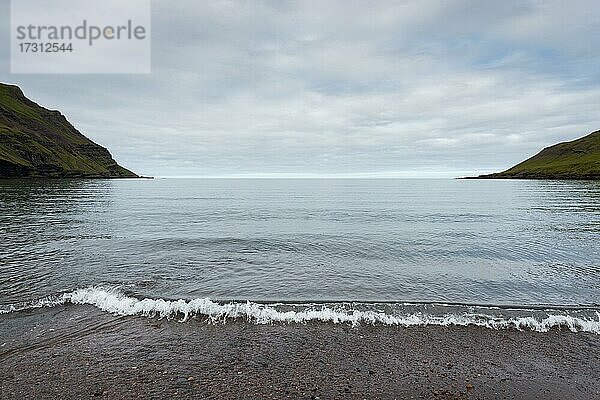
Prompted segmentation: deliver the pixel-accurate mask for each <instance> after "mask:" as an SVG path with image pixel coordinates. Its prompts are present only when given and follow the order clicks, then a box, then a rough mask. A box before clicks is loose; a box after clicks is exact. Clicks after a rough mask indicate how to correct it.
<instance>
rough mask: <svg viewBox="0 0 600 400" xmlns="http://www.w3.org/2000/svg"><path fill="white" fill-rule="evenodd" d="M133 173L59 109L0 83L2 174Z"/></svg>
mask: <svg viewBox="0 0 600 400" xmlns="http://www.w3.org/2000/svg"><path fill="white" fill-rule="evenodd" d="M21 177H48V178H134V177H137V175H136V174H134V173H133V172H131V171H129V170H127V169H125V168H123V167H121V166H120V165H118V164H117V162H116V161H115V160H114V159H113V158H112V156H111V155H110V153H109V151H108V150H107V149H105V148H104V147H102V146H100V145H98V144H96V143H94V142H92V141H91V140H90V139H88V138H86V137H85V136H84V135H83V134H81V133H80V132H79V131H78V130H77V129H75V128H74V127H73V125H71V124H70V123H69V121H67V119H66V118H65V117H64V116H63V115H62V114H61V113H60V112H59V111H52V110H48V109H45V108H43V107H41V106H39V105H38V104H36V103H34V102H33V101H31V100H29V99H28V98H26V97H25V95H24V94H23V92H22V91H21V89H20V88H19V87H17V86H12V85H6V84H2V83H0V178H21Z"/></svg>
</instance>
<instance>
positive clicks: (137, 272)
mask: <svg viewBox="0 0 600 400" xmlns="http://www.w3.org/2000/svg"><path fill="white" fill-rule="evenodd" d="M0 186H1V188H0V211H1V212H0V226H2V230H3V236H4V240H2V241H0V254H2V257H3V265H4V267H3V268H2V269H1V270H0V292H2V293H3V295H2V297H1V298H0V312H2V313H18V312H20V311H19V310H24V309H28V308H31V307H59V306H63V305H64V304H66V303H72V304H91V305H94V306H96V307H98V308H100V309H102V310H104V311H107V312H112V313H116V314H122V315H130V314H132V313H133V314H143V315H148V316H161V315H162V316H167V317H173V318H179V319H185V318H189V317H191V316H194V317H197V316H199V315H202V316H204V317H206V318H215V319H222V318H225V319H227V318H243V319H247V320H250V321H253V322H259V323H260V322H269V321H277V320H287V321H288V322H302V321H306V320H310V319H319V320H323V321H325V322H327V321H329V322H342V323H350V324H355V323H364V322H370V323H385V324H399V325H410V324H428V323H430V324H437V325H443V324H459V325H460V324H476V325H477V324H478V325H482V326H488V327H492V328H502V327H510V326H512V327H515V326H516V327H521V328H531V329H535V330H541V331H545V330H547V329H549V328H551V327H552V326H554V325H569V324H571V327H572V328H573V330H586V331H594V330H598V331H599V332H600V328H599V327H600V323H599V322H598V319H599V318H600V317H599V314H598V310H599V309H600V306H599V305H598V287H600V273H599V272H600V249H599V246H598V238H599V237H600V235H599V234H600V184H598V183H597V182H558V181H520V180H511V181H485V180H478V181H473V180H469V181H465V180H451V179H442V180H432V179H428V180H416V179H412V180H402V179H378V180H360V179H341V180H335V179H302V180H290V179H287V180H286V179H241V180H232V179H155V180H113V181H111V180H96V181H86V180H66V181H59V180H55V181H44V182H42V181H36V180H31V181H26V180H25V181H23V180H15V181H1V182H0ZM144 299H146V300H144ZM246 301H250V303H246ZM223 307H225V308H223ZM416 316H418V317H416ZM419 318H420V319H419ZM461 318H462V319H461Z"/></svg>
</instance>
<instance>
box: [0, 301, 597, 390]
mask: <svg viewBox="0 0 600 400" xmlns="http://www.w3.org/2000/svg"><path fill="white" fill-rule="evenodd" d="M599 376H600V335H594V334H588V333H572V332H569V331H566V330H562V331H559V330H554V331H551V332H547V333H538V332H529V331H524V332H519V331H515V330H501V331H495V330H490V329H483V328H477V327H438V326H427V327H410V328H403V327H392V326H365V325H361V326H358V327H351V326H349V325H334V324H325V323H309V324H289V325H284V324H274V325H254V324H250V323H246V322H241V321H240V322H228V323H227V324H217V325H211V324H207V323H205V322H201V321H197V320H191V321H187V322H185V323H180V322H177V321H166V320H157V319H151V318H144V317H116V316H113V315H110V314H107V313H103V312H101V311H99V310H97V309H95V308H93V307H87V306H72V305H70V306H61V307H55V308H52V309H39V310H34V311H29V312H19V313H12V314H5V315H0V398H1V399H21V398H30V399H47V398H54V399H72V398H98V399H102V398H106V399H137V398H156V399H160V398H177V397H179V398H197V399H206V398H209V399H255V398H294V399H295V398H301V399H316V398H320V399H332V398H336V399H337V398H339V399H364V398H367V399H374V398H381V399H405V398H407V399H410V398H415V399H416V398H433V399H467V398H468V399H494V398H497V399H511V398H512V399H564V398H570V399H586V400H588V399H600V382H599V380H598V377H599Z"/></svg>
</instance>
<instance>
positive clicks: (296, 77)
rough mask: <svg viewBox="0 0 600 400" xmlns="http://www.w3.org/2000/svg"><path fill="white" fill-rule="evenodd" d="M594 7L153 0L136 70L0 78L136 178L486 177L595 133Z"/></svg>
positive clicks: (599, 31) (598, 120)
mask: <svg viewBox="0 0 600 400" xmlns="http://www.w3.org/2000/svg"><path fill="white" fill-rule="evenodd" d="M591 5H592V4H591V2H586V1H582V2H575V3H573V2H568V3H567V2H543V3H540V2H536V1H531V2H521V1H519V2H516V1H515V2H510V1H509V2H493V1H484V2H481V1H455V2H438V1H415V2H408V1H389V2H377V3H373V2H366V1H351V2H342V1H328V2H316V1H314V2H311V1H306V2H269V1H261V2H235V1H222V2H203V3H198V2H195V1H155V2H154V3H153V23H152V31H153V35H152V40H153V49H152V51H153V65H152V71H153V72H152V74H150V75H118V76H111V75H104V76H102V75H89V76H74V75H68V76H67V75H65V76H61V75H59V76H53V77H52V78H51V79H49V77H48V76H34V75H32V76H28V75H10V74H8V62H7V57H8V55H7V54H6V53H0V54H2V56H1V57H2V63H1V64H0V65H1V66H2V67H3V70H2V73H1V75H0V77H1V78H2V81H10V82H14V83H17V84H19V85H21V86H22V87H23V88H24V90H25V91H26V93H27V94H28V95H30V96H31V97H32V98H34V99H36V100H38V101H39V102H40V103H42V104H44V105H47V106H51V107H53V108H58V109H61V110H62V111H63V112H64V113H65V114H66V115H67V117H68V118H69V119H70V120H71V121H72V122H73V123H74V124H75V125H76V126H78V127H79V128H80V129H81V130H82V131H84V132H85V133H86V134H88V135H89V136H90V137H91V138H93V139H94V140H96V141H98V142H99V143H101V144H103V145H106V146H107V147H109V148H110V149H111V151H112V152H113V153H114V155H115V156H116V157H117V159H119V160H120V161H121V162H123V163H124V164H125V165H127V166H128V167H131V168H133V169H134V170H137V171H139V172H141V173H144V174H151V175H159V176H160V175H210V176H223V175H236V176H238V175H261V176H262V175H265V174H282V173H283V174H309V175H314V174H321V175H332V174H342V175H353V176H418V175H419V174H422V175H424V176H453V175H456V174H468V173H471V172H486V171H492V170H497V169H502V168H505V167H508V166H509V165H511V164H513V163H515V162H517V161H519V160H521V159H523V158H524V157H527V156H529V155H531V154H532V153H534V152H536V151H537V150H538V149H539V148H541V147H543V146H546V145H549V144H552V143H554V142H557V141H561V140H567V139H572V138H575V137H578V136H581V135H584V134H586V133H588V132H589V131H591V130H594V129H598V127H599V126H600V116H599V115H598V114H597V111H596V110H597V109H599V107H598V106H599V105H600V85H599V82H598V78H599V75H598V68H597V65H598V63H597V62H598V56H597V55H596V54H599V53H598V51H597V50H598V48H597V47H598V43H600V41H599V40H598V38H600V26H599V24H597V23H596V24H594V21H598V19H599V18H600V12H598V11H596V10H595V8H592V7H591ZM2 23H3V26H2V27H0V29H2V31H3V32H5V31H7V27H6V24H7V23H8V22H7V21H4V20H3V22H2Z"/></svg>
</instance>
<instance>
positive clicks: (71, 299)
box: [0, 287, 600, 334]
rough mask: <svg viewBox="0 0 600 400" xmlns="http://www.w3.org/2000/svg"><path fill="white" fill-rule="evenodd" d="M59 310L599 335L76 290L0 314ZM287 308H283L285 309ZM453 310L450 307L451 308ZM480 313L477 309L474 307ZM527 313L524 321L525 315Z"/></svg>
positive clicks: (596, 326)
mask: <svg viewBox="0 0 600 400" xmlns="http://www.w3.org/2000/svg"><path fill="white" fill-rule="evenodd" d="M62 304H87V305H92V306H95V307H97V308H99V309H100V310H102V311H106V312H109V313H112V314H115V315H122V316H134V315H141V316H146V317H157V318H168V319H175V318H176V319H179V320H180V321H181V322H184V321H186V320H188V319H189V318H190V317H200V318H205V319H207V320H208V321H209V322H212V323H217V322H222V323H224V322H226V321H228V320H245V321H248V322H251V323H256V324H271V323H307V322H311V321H316V322H323V323H334V324H340V323H346V324H351V325H353V326H355V325H359V324H371V325H395V326H404V327H409V326H426V325H437V326H451V325H455V326H479V327H483V328H489V329H517V330H531V331H536V332H547V331H549V330H551V329H553V328H567V329H569V330H570V331H572V332H590V333H595V334H600V312H598V311H594V313H595V317H594V316H586V317H582V316H573V315H568V314H567V313H563V314H561V313H559V311H557V310H554V311H547V312H545V313H543V315H541V316H540V315H534V313H533V310H519V311H521V312H522V314H523V315H519V316H510V317H507V316H499V315H494V314H493V313H491V311H492V309H491V308H490V309H489V311H490V314H486V313H483V312H473V311H472V310H471V308H472V307H467V306H464V307H463V310H462V311H461V312H456V310H454V312H451V313H439V314H434V313H427V312H412V313H398V314H396V313H394V314H389V313H385V312H383V311H374V310H359V309H356V308H344V307H333V306H328V305H303V306H302V307H301V308H299V309H289V310H282V309H280V308H281V307H280V306H281V305H277V304H270V305H267V304H258V303H253V302H245V303H243V302H230V303H224V304H223V303H218V302H215V301H212V300H210V299H208V298H202V299H193V300H189V301H186V300H183V299H181V300H164V299H150V298H145V299H142V300H140V299H138V298H135V297H130V296H126V295H125V294H122V293H120V292H119V291H118V290H116V289H107V288H102V287H89V288H84V289H77V290H75V291H73V292H70V293H65V294H63V295H62V296H57V297H52V298H45V299H41V300H38V301H35V302H31V303H24V304H21V305H10V306H6V307H4V308H0V314H3V313H4V314H5V313H10V312H18V311H22V310H26V309H32V308H40V307H54V306H57V305H62ZM288 307H289V306H288ZM455 309H456V307H455ZM479 309H480V310H481V309H482V307H479ZM527 313H529V314H530V315H525V314H527Z"/></svg>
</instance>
